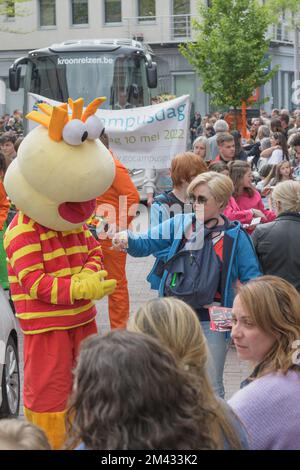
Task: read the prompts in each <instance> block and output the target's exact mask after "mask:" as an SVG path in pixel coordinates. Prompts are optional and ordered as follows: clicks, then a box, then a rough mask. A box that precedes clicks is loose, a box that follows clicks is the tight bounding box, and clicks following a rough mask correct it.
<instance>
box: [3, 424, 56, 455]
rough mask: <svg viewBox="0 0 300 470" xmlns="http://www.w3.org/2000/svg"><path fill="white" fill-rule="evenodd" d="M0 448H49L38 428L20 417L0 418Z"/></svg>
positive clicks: (42, 432) (43, 434) (45, 438)
mask: <svg viewBox="0 0 300 470" xmlns="http://www.w3.org/2000/svg"><path fill="white" fill-rule="evenodd" d="M0 450H51V447H50V444H49V442H48V440H47V437H46V435H45V433H44V431H42V430H41V429H40V428H38V427H37V426H35V425H34V424H32V423H29V421H24V420H21V419H1V420H0Z"/></svg>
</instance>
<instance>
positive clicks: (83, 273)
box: [72, 269, 96, 281]
mask: <svg viewBox="0 0 300 470" xmlns="http://www.w3.org/2000/svg"><path fill="white" fill-rule="evenodd" d="M95 273H96V271H92V269H83V270H82V271H80V273H78V274H74V275H73V276H72V279H74V280H75V279H76V280H80V281H81V279H88V278H89V277H90V276H91V275H92V274H95Z"/></svg>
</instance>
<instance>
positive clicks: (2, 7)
mask: <svg viewBox="0 0 300 470" xmlns="http://www.w3.org/2000/svg"><path fill="white" fill-rule="evenodd" d="M26 2H27V3H28V1H27V0H0V18H1V19H0V31H6V32H9V33H24V32H25V31H20V30H16V29H15V28H14V27H13V26H12V25H13V20H15V19H18V18H19V17H23V16H26V15H28V12H29V10H28V6H27V5H24V6H22V3H25V4H26Z"/></svg>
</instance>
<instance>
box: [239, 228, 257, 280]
mask: <svg viewBox="0 0 300 470" xmlns="http://www.w3.org/2000/svg"><path fill="white" fill-rule="evenodd" d="M237 255H238V279H239V280H240V282H242V283H246V282H248V281H249V280H250V279H254V278H255V277H259V276H261V275H262V273H261V270H260V267H259V262H258V259H257V256H256V253H255V249H254V246H253V243H252V241H251V239H250V237H249V236H248V235H247V234H246V233H245V232H244V231H243V230H241V231H240V233H239V239H238V247H237Z"/></svg>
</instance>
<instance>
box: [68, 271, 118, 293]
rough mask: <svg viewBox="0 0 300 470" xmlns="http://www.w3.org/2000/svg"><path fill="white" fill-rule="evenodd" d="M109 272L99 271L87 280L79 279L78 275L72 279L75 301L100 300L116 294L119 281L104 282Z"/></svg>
mask: <svg viewBox="0 0 300 470" xmlns="http://www.w3.org/2000/svg"><path fill="white" fill-rule="evenodd" d="M106 276H107V271H98V272H97V273H94V274H90V275H88V276H87V277H86V278H85V279H78V275H76V274H75V275H74V276H72V278H71V292H72V299H73V300H82V299H84V300H99V299H102V297H104V296H105V295H110V294H112V293H113V292H114V290H115V288H116V285H117V281H116V280H115V279H110V280H109V281H104V278H105V277H106Z"/></svg>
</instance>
